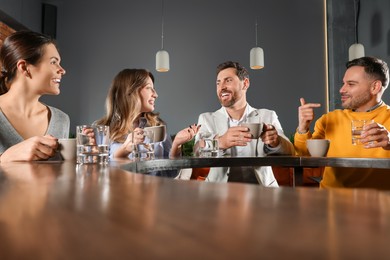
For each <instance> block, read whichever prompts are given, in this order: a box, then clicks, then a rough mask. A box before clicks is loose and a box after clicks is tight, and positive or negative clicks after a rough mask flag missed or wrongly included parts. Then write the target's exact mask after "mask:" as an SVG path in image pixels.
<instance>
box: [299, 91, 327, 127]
mask: <svg viewBox="0 0 390 260" xmlns="http://www.w3.org/2000/svg"><path fill="white" fill-rule="evenodd" d="M300 102H301V106H300V107H299V108H298V122H299V125H298V132H300V133H306V132H307V131H309V127H310V123H311V122H312V121H313V119H314V109H313V108H317V107H321V104H319V103H307V104H306V102H305V99H304V98H301V99H300Z"/></svg>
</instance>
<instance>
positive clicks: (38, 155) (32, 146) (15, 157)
mask: <svg viewBox="0 0 390 260" xmlns="http://www.w3.org/2000/svg"><path fill="white" fill-rule="evenodd" d="M57 147H58V139H57V138H55V137H54V136H51V135H45V136H34V137H31V138H29V139H26V140H24V141H22V142H20V143H18V144H15V145H14V146H11V147H10V148H8V149H7V150H5V152H4V153H3V154H2V155H1V162H2V163H4V162H12V161H37V160H47V159H49V158H50V157H52V156H54V155H55V153H56V150H57Z"/></svg>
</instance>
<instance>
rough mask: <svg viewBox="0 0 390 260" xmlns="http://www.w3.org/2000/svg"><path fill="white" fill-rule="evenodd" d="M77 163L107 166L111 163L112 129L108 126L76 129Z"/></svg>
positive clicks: (80, 126) (81, 126) (88, 126)
mask: <svg viewBox="0 0 390 260" xmlns="http://www.w3.org/2000/svg"><path fill="white" fill-rule="evenodd" d="M76 139H77V163H80V164H87V163H98V164H106V163H108V161H109V145H110V128H109V126H106V125H79V126H77V127H76Z"/></svg>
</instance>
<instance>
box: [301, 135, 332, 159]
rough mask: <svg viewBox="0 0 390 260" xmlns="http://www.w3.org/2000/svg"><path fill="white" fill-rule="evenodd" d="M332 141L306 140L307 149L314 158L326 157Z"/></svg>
mask: <svg viewBox="0 0 390 260" xmlns="http://www.w3.org/2000/svg"><path fill="white" fill-rule="evenodd" d="M329 144H330V141H329V140H327V139H309V140H306V147H307V149H308V150H309V153H310V155H311V156H313V157H325V156H326V154H327V153H328V149H329Z"/></svg>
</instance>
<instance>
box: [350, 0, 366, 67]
mask: <svg viewBox="0 0 390 260" xmlns="http://www.w3.org/2000/svg"><path fill="white" fill-rule="evenodd" d="M353 5H354V11H355V13H354V14H355V43H354V44H352V45H351V46H350V47H349V50H348V54H349V60H350V61H351V60H354V59H357V58H361V57H364V46H363V44H361V43H358V20H359V11H360V0H354V2H353Z"/></svg>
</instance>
